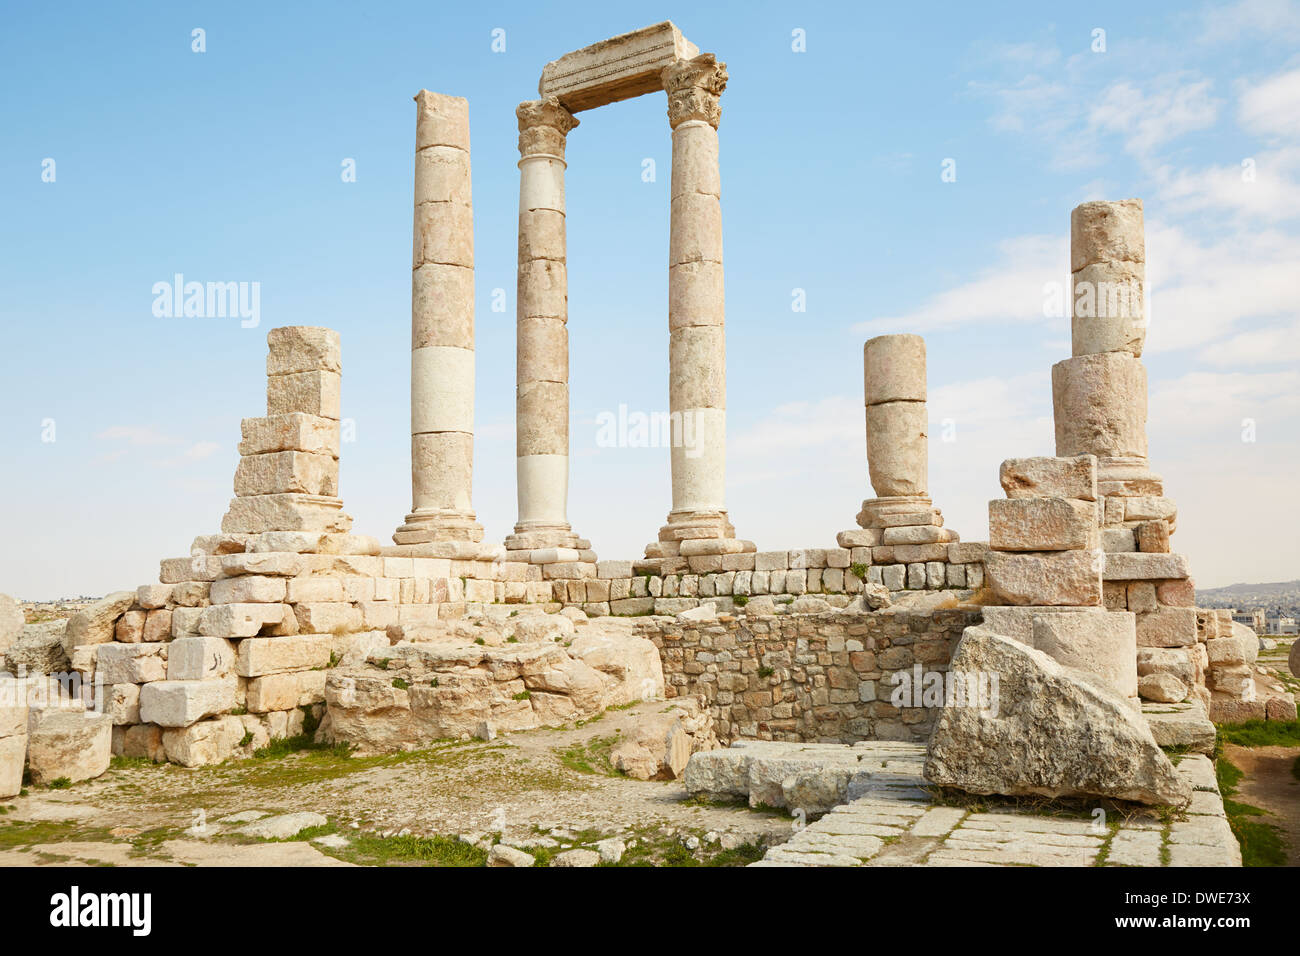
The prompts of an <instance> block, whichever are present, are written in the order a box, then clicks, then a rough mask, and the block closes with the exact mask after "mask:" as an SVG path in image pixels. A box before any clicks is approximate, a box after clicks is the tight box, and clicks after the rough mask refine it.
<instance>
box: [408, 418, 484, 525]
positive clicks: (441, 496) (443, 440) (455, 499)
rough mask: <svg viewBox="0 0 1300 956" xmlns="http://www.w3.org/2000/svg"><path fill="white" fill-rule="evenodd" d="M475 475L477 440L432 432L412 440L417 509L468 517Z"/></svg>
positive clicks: (470, 437)
mask: <svg viewBox="0 0 1300 956" xmlns="http://www.w3.org/2000/svg"><path fill="white" fill-rule="evenodd" d="M473 474H474V436H473V434H472V433H469V432H433V433H426V434H415V435H412V436H411V477H412V488H413V492H414V500H415V504H416V507H417V508H432V509H442V510H445V511H452V512H456V513H459V514H468V513H471V512H470V508H471V489H472V484H473Z"/></svg>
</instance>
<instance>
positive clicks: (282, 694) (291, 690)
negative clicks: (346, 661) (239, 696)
mask: <svg viewBox="0 0 1300 956" xmlns="http://www.w3.org/2000/svg"><path fill="white" fill-rule="evenodd" d="M325 677H326V672H325V671H323V670H319V671H297V672H295V673H284V674H268V675H266V676H263V677H254V678H253V679H252V680H250V681H249V682H248V709H249V710H250V711H251V712H253V713H256V714H262V713H266V712H268V711H273V710H289V709H290V708H291V707H305V706H306V705H308V704H316V703H320V702H321V701H323V700H324V699H325Z"/></svg>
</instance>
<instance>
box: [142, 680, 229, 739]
mask: <svg viewBox="0 0 1300 956" xmlns="http://www.w3.org/2000/svg"><path fill="white" fill-rule="evenodd" d="M235 690H236V684H235V681H234V680H233V679H225V680H176V681H173V680H160V681H155V682H154V683H152V684H145V685H144V687H143V688H141V690H140V719H141V720H142V721H143V722H144V723H146V724H158V725H159V726H160V727H188V726H189V725H190V724H193V723H196V722H197V721H200V720H202V719H203V718H204V717H211V716H213V715H215V714H222V713H225V712H227V711H230V710H233V709H234V707H235Z"/></svg>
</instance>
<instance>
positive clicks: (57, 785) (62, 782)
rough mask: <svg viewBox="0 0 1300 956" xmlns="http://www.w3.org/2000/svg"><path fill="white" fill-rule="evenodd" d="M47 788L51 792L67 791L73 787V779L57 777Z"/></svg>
mask: <svg viewBox="0 0 1300 956" xmlns="http://www.w3.org/2000/svg"><path fill="white" fill-rule="evenodd" d="M45 786H46V788H47V789H49V790H67V789H68V788H69V787H71V786H72V778H71V777H55V778H54V779H53V780H51V781H50V782H49V783H47V784H46V785H45Z"/></svg>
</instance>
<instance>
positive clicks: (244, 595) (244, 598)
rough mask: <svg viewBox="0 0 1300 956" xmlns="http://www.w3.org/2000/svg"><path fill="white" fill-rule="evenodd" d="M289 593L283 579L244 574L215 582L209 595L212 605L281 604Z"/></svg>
mask: <svg viewBox="0 0 1300 956" xmlns="http://www.w3.org/2000/svg"><path fill="white" fill-rule="evenodd" d="M287 592H288V586H287V585H286V583H285V579H284V578H282V577H271V576H269V575H260V574H243V575H240V576H239V577H233V578H221V579H220V580H217V581H213V582H212V587H211V589H210V590H209V592H208V593H209V595H210V599H211V601H212V603H213V604H214V605H219V604H281V603H283V602H284V597H285V594H286V593H287Z"/></svg>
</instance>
